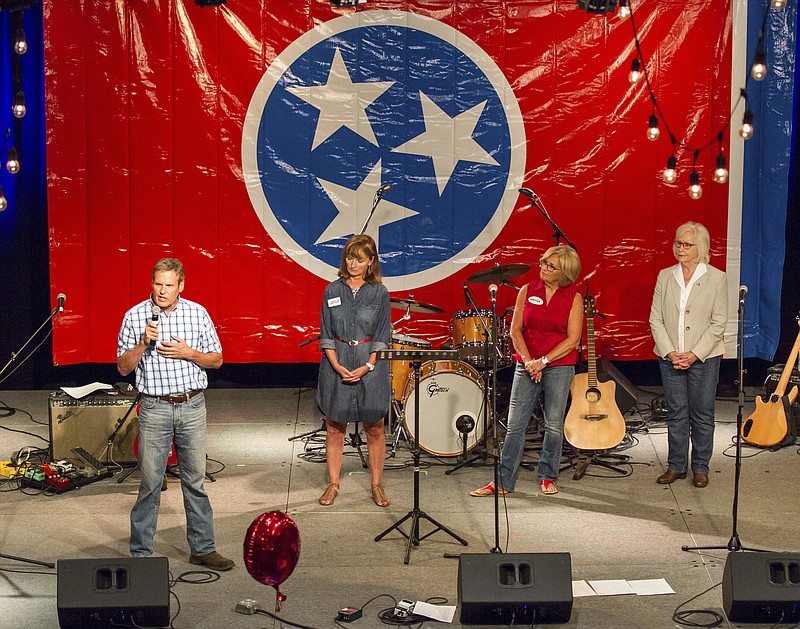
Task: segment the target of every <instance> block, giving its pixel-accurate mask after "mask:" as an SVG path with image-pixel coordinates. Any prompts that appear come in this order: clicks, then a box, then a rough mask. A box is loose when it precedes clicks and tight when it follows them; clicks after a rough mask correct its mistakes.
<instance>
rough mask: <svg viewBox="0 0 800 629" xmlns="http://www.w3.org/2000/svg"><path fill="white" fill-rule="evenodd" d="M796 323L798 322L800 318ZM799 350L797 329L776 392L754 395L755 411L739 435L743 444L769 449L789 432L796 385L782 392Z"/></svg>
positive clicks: (799, 341)
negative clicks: (788, 419) (763, 395)
mask: <svg viewBox="0 0 800 629" xmlns="http://www.w3.org/2000/svg"><path fill="white" fill-rule="evenodd" d="M798 324H800V319H799V320H798ZM798 351H800V331H798V333H797V338H796V339H795V340H794V346H793V347H792V351H791V352H789V358H788V360H787V361H786V365H785V366H784V368H783V372H781V379H780V380H778V385H777V386H776V387H775V391H773V392H772V395H770V396H769V400H767V401H766V402H765V401H764V398H762V397H761V396H760V395H759V396H757V397H756V410H755V411H754V412H753V414H752V415H750V417H748V418H747V419H746V420H745V421H744V422H743V423H742V431H741V433H740V434H739V436H740V437H741V438H742V439H743V440H744V442H745V443H749V444H750V445H754V446H758V447H760V448H769V447H771V446H774V445H777V444H779V443H780V442H781V441H782V440H783V438H784V437H785V436H786V433H787V432H788V431H789V424H788V422H787V421H786V416H787V415H789V416H791V407H792V404H794V401H795V399H796V398H797V386H793V387H792V390H791V391H789V394H788V395H784V393H785V392H786V385H787V384H789V378H790V377H791V375H792V369H794V364H795V363H796V362H797V353H798Z"/></svg>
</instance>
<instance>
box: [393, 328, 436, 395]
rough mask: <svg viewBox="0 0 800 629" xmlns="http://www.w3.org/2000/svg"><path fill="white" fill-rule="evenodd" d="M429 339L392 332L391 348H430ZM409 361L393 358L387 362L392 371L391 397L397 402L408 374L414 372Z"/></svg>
mask: <svg viewBox="0 0 800 629" xmlns="http://www.w3.org/2000/svg"><path fill="white" fill-rule="evenodd" d="M430 348H431V344H430V341H426V340H425V339H417V338H414V337H413V336H406V335H405V334H393V335H392V346H391V349H430ZM410 363H411V361H408V360H393V361H391V362H390V363H389V365H390V369H391V372H392V397H393V398H394V399H395V400H397V401H398V402H399V401H400V400H402V399H403V390H404V389H405V386H406V381H407V380H408V377H409V375H410V374H412V373H414V370H413V369H412V368H411V364H410Z"/></svg>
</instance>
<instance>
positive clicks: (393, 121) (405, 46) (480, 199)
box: [243, 11, 524, 290]
mask: <svg viewBox="0 0 800 629" xmlns="http://www.w3.org/2000/svg"><path fill="white" fill-rule="evenodd" d="M402 15H403V16H405V19H398V12H384V11H374V12H364V13H359V14H355V16H357V17H358V20H357V21H356V24H357V25H355V26H354V25H353V20H354V18H353V17H352V16H348V17H346V18H338V19H337V20H333V21H332V22H330V23H327V24H326V25H327V26H328V28H327V29H322V30H319V29H318V30H317V32H316V33H315V36H314V37H306V36H303V37H301V38H300V39H298V40H297V41H296V42H294V44H293V45H292V46H290V49H287V51H285V52H284V53H282V55H281V56H280V57H279V58H278V59H276V60H275V62H273V64H272V65H271V67H270V69H269V70H268V73H267V75H265V78H268V79H269V80H266V81H265V80H262V83H261V84H260V88H259V89H260V90H261V91H260V92H259V91H258V90H257V92H256V94H255V95H254V98H253V102H251V107H250V111H249V112H248V117H249V118H251V120H250V126H251V127H252V130H254V131H256V132H255V133H254V136H255V137H254V139H252V141H251V142H250V144H251V145H252V146H251V147H248V146H246V145H247V144H248V141H247V124H246V129H245V142H244V144H243V167H244V169H245V175H246V178H247V171H248V168H249V169H250V171H251V175H252V176H251V177H250V181H249V182H248V190H249V192H250V195H251V198H252V199H253V200H254V202H255V201H258V203H260V205H261V206H262V216H261V218H262V222H264V224H265V227H266V228H267V230H268V231H269V233H270V235H271V236H273V238H274V239H275V240H276V242H277V243H278V244H279V245H280V246H281V247H282V248H283V249H284V251H287V253H289V255H291V256H293V257H295V259H297V260H298V261H299V262H300V261H304V263H305V264H306V266H308V267H309V268H311V269H312V270H314V269H315V268H316V267H321V268H323V269H327V271H326V272H325V273H322V274H323V275H327V276H331V272H330V270H333V273H332V276H333V277H335V269H338V267H339V263H340V259H341V251H342V246H343V244H344V243H345V242H346V240H347V239H348V238H349V237H350V236H351V235H352V234H354V233H360V232H361V231H362V228H363V227H364V224H365V222H367V219H369V222H368V224H367V229H366V230H365V231H366V232H367V233H369V234H371V235H373V237H375V239H376V242H377V243H378V250H379V254H380V259H381V268H382V271H383V275H384V278H385V280H386V281H387V283H388V284H390V286H389V287H390V290H391V289H392V288H393V287H392V286H391V280H392V279H395V280H401V279H402V278H414V279H413V280H412V281H410V282H409V281H405V282H402V283H403V285H404V286H405V287H409V285H410V284H415V285H424V284H426V283H431V282H432V281H436V280H437V279H441V278H442V277H446V276H447V275H450V274H451V273H453V272H455V271H456V270H457V269H458V268H460V267H461V266H463V265H464V264H468V263H469V262H471V261H472V260H473V259H474V257H475V256H476V255H478V254H480V253H481V252H482V251H483V250H484V249H485V248H486V247H487V246H488V245H489V244H490V243H491V241H492V240H493V239H494V238H495V237H496V236H497V234H498V233H499V231H500V228H502V225H503V224H504V223H505V220H506V219H507V218H508V215H510V211H511V209H512V208H513V203H515V202H516V198H517V197H516V188H517V187H518V186H519V185H520V182H521V176H522V173H523V172H524V138H523V140H522V141H521V142H520V138H519V136H520V135H521V134H522V133H523V132H522V123H521V116H519V107H518V104H517V102H516V99H515V98H514V96H513V92H512V91H511V89H510V87H508V85H507V83H506V82H505V78H504V77H503V76H502V73H501V72H500V71H499V69H498V68H497V66H496V65H495V64H494V63H493V62H491V60H490V59H489V58H488V56H486V55H485V53H483V51H481V50H480V49H479V48H478V51H479V52H480V53H482V54H481V55H479V54H476V50H475V49H476V48H477V45H476V44H475V43H474V42H472V41H471V40H469V39H468V38H466V37H465V36H464V35H463V34H459V37H457V38H455V39H454V38H453V37H452V32H453V31H452V29H450V27H447V26H445V25H443V24H442V23H441V22H438V21H436V20H431V19H429V18H422V17H420V16H415V15H413V14H402ZM409 16H410V18H411V19H409ZM334 22H335V23H338V28H332V27H331V26H330V25H331V24H333V23H334ZM326 25H323V26H326ZM421 27H424V28H421ZM306 35H308V33H307V34H306ZM454 42H457V43H459V44H464V43H468V44H469V46H467V49H466V50H465V49H464V46H463V45H462V46H461V47H459V46H458V45H456V44H455V43H454ZM287 53H288V54H287ZM471 57H472V58H471ZM476 57H479V58H481V60H482V61H483V63H480V64H479V63H476V61H475V60H474V59H475V58H476ZM487 60H488V62H487ZM487 69H488V72H487ZM268 75H269V77H268ZM256 125H257V126H256ZM515 136H516V137H515ZM515 146H516V147H518V150H516V151H515V150H514V147H515ZM387 184H389V185H391V189H388V190H387V191H385V192H383V194H382V195H381V194H380V193H378V190H379V189H380V188H381V186H384V187H385V186H386V185H387ZM509 192H511V193H512V194H509ZM376 193H378V196H376ZM256 205H257V204H256ZM270 214H271V216H270ZM310 261H318V262H319V263H321V264H319V265H317V264H311V263H310ZM443 265H444V267H445V268H444V269H442V268H441V267H442V266H443ZM437 269H438V270H437ZM399 285H400V284H399V283H397V282H396V283H395V286H396V287H399Z"/></svg>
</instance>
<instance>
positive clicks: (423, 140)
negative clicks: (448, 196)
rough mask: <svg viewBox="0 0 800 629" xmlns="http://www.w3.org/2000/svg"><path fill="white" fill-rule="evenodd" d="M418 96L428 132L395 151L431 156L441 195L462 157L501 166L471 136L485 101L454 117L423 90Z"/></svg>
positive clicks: (469, 160) (471, 160) (464, 159)
mask: <svg viewBox="0 0 800 629" xmlns="http://www.w3.org/2000/svg"><path fill="white" fill-rule="evenodd" d="M419 96H420V102H421V103H422V115H423V116H424V117H425V131H424V132H422V133H420V134H419V135H418V136H416V137H414V138H411V139H410V140H409V141H408V142H405V143H404V144H401V145H400V146H398V147H397V148H396V149H394V150H395V152H397V153H407V154H410V155H425V156H428V157H430V158H431V159H432V160H433V170H434V174H435V176H436V184H437V186H438V187H439V195H440V196H441V194H442V192H444V189H445V187H446V186H447V183H448V181H450V177H451V176H452V174H453V171H454V170H455V168H456V164H458V162H459V161H460V160H463V161H467V162H477V163H479V164H491V165H492V166H499V164H498V163H497V161H496V160H495V159H494V158H493V157H492V156H491V155H490V154H489V153H488V152H487V151H486V149H484V148H483V147H482V146H481V145H480V144H478V143H477V142H476V141H475V140H474V139H472V134H473V132H474V131H475V127H476V126H477V124H478V120H480V117H481V113H482V112H483V108H484V107H485V106H486V101H484V102H482V103H479V104H477V105H475V106H474V107H472V108H471V109H468V110H467V111H465V112H462V113H460V114H458V115H457V116H456V117H455V118H451V117H450V116H449V115H448V114H447V112H446V111H444V110H442V108H441V107H439V106H438V105H437V104H436V103H434V102H433V100H431V99H430V98H429V97H428V96H426V95H425V94H423V93H422V92H420V95H419Z"/></svg>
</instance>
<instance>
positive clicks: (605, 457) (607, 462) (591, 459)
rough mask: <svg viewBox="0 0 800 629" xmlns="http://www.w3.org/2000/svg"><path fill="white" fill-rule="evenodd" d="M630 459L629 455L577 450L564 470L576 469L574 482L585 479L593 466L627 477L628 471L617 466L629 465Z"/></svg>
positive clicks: (573, 477)
mask: <svg viewBox="0 0 800 629" xmlns="http://www.w3.org/2000/svg"><path fill="white" fill-rule="evenodd" d="M576 457H577V458H576ZM630 458H631V457H629V456H628V455H627V454H613V453H611V452H608V451H604V450H576V451H575V454H574V455H572V456H570V462H569V464H568V465H566V466H564V467H563V468H562V470H568V469H569V468H571V467H574V468H575V473H574V474H573V476H572V480H580V479H581V478H583V476H584V474H586V471H587V470H588V469H589V466H591V465H597V466H599V467H602V468H604V469H607V470H610V471H612V472H614V473H615V474H619V475H620V476H627V475H628V470H625V469H623V468H621V467H617V465H623V464H626V463H628V461H630ZM615 463H616V464H615Z"/></svg>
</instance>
